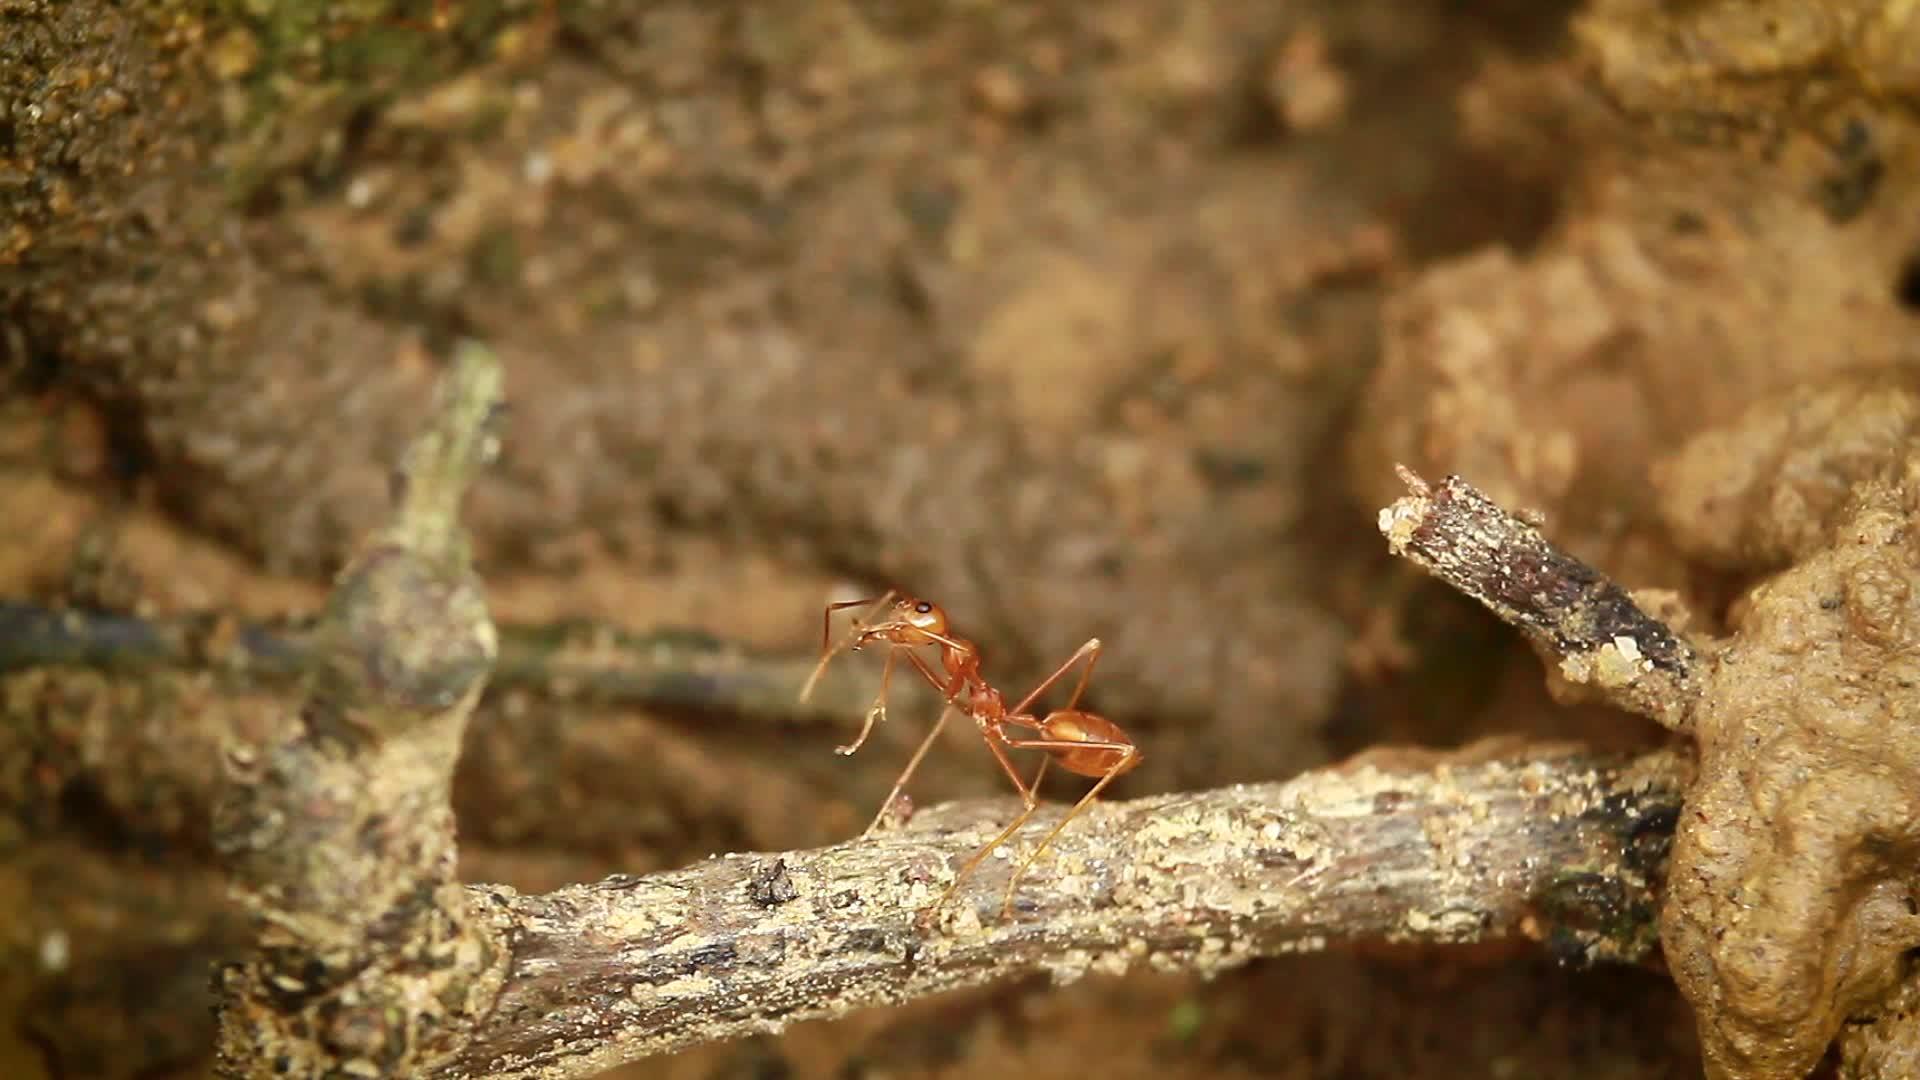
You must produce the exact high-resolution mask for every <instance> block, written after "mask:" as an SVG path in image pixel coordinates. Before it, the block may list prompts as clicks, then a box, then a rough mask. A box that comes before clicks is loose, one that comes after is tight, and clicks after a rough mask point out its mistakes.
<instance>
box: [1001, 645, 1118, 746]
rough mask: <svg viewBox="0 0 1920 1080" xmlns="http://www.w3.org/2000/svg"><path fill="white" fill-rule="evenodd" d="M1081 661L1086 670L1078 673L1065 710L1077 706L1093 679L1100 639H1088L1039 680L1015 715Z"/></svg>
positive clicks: (1098, 660) (1015, 709)
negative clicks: (1064, 660)
mask: <svg viewBox="0 0 1920 1080" xmlns="http://www.w3.org/2000/svg"><path fill="white" fill-rule="evenodd" d="M1081 660H1085V661H1086V662H1087V666H1086V670H1084V671H1082V672H1081V673H1080V683H1079V685H1077V686H1075V687H1074V688H1073V699H1072V700H1071V701H1068V702H1067V708H1069V709H1071V708H1073V707H1074V706H1075V705H1078V704H1079V703H1080V695H1081V694H1084V693H1086V690H1087V680H1088V679H1090V678H1092V677H1093V665H1095V664H1097V663H1099V662H1100V639H1099V638H1088V639H1087V643H1086V644H1085V645H1082V646H1080V648H1079V649H1078V650H1076V651H1075V652H1074V654H1073V655H1072V656H1069V657H1067V662H1066V663H1064V664H1061V665H1060V666H1059V667H1058V668H1056V669H1054V672H1053V674H1051V675H1049V676H1047V677H1046V678H1044V679H1042V680H1040V685H1039V686H1036V687H1034V688H1033V691H1032V692H1031V693H1029V694H1028V695H1027V696H1026V697H1024V698H1022V699H1021V700H1020V704H1018V705H1015V706H1014V707H1013V710H1012V711H1013V712H1014V713H1015V714H1021V713H1025V712H1026V711H1027V707H1028V706H1029V705H1032V704H1033V702H1034V699H1035V698H1038V697H1039V696H1040V695H1041V694H1044V693H1046V692H1047V688H1048V687H1050V686H1052V685H1053V684H1054V683H1057V682H1059V681H1060V677H1061V676H1062V675H1065V674H1066V673H1067V672H1068V671H1069V670H1071V669H1072V668H1073V665H1075V664H1077V663H1079V662H1080V661H1081ZM1088 745H1092V744H1088Z"/></svg>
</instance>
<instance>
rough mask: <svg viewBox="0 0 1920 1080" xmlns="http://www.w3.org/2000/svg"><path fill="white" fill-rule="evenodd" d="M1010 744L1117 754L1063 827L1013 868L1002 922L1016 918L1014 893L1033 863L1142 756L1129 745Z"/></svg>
mask: <svg viewBox="0 0 1920 1080" xmlns="http://www.w3.org/2000/svg"><path fill="white" fill-rule="evenodd" d="M1010 744H1011V745H1013V746H1016V747H1023V748H1030V749H1035V750H1080V749H1088V748H1092V749H1106V750H1112V751H1114V753H1115V754H1116V757H1115V760H1114V763H1113V764H1112V766H1110V767H1109V768H1108V769H1107V771H1106V773H1105V774H1104V775H1102V776H1101V777H1100V779H1099V781H1098V782H1096V783H1095V784H1094V785H1093V787H1092V788H1090V789H1089V790H1088V791H1087V793H1086V794H1085V795H1082V796H1081V797H1080V801H1079V802H1077V803H1074V804H1073V809H1071V810H1069V811H1067V813H1066V815H1065V816H1064V817H1062V818H1061V819H1060V823H1059V824H1057V825H1055V826H1054V827H1053V829H1052V830H1051V831H1050V832H1048V833H1047V835H1046V836H1045V837H1043V838H1042V839H1041V841H1040V843H1039V844H1038V845H1036V846H1035V847H1034V849H1033V851H1032V853H1031V854H1029V855H1028V856H1027V857H1026V858H1025V859H1023V860H1022V861H1021V863H1020V865H1019V866H1018V867H1015V868H1014V871H1013V873H1012V875H1011V876H1009V877H1008V878H1007V892H1006V896H1005V897H1004V898H1003V899H1002V901H1001V904H1000V917H1001V918H1003V919H1005V918H1009V917H1011V916H1012V914H1013V893H1014V889H1015V888H1017V887H1018V886H1019V884H1020V879H1021V877H1023V876H1024V875H1025V874H1026V872H1027V870H1028V868H1030V867H1032V866H1033V864H1034V861H1035V860H1037V859H1039V858H1040V855H1041V853H1042V852H1044V851H1046V850H1047V848H1048V847H1049V846H1051V845H1052V844H1053V841H1054V838H1055V837H1057V836H1059V835H1060V833H1061V832H1062V831H1063V830H1065V829H1066V827H1067V824H1068V823H1069V822H1071V821H1072V820H1073V819H1074V818H1076V817H1079V816H1080V812H1081V811H1082V810H1085V809H1086V808H1087V807H1088V806H1090V805H1092V803H1093V800H1094V799H1096V798H1098V797H1099V796H1100V791H1101V789H1102V788H1105V787H1106V786H1107V785H1108V784H1110V783H1112V782H1113V779H1114V778H1115V777H1117V776H1119V775H1120V774H1121V773H1123V772H1126V771H1127V768H1128V766H1130V765H1132V764H1133V761H1134V759H1135V758H1136V757H1137V756H1138V755H1139V753H1140V751H1139V749H1138V748H1137V747H1134V746H1133V745H1131V744H1129V743H1097V742H1067V741H1064V740H1055V739H1016V740H1010ZM1028 813H1032V811H1031V810H1029V811H1028Z"/></svg>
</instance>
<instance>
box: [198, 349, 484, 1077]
mask: <svg viewBox="0 0 1920 1080" xmlns="http://www.w3.org/2000/svg"><path fill="white" fill-rule="evenodd" d="M500 379H501V376H500V370H499V366H498V363H497V361H495V360H494V358H493V357H492V355H491V354H490V353H488V352H486V351H485V350H482V349H480V348H479V347H477V346H468V347H464V348H463V349H462V350H461V353H460V355H459V357H458V358H457V359H456V363H455V367H454V369H453V371H452V372H451V374H450V375H449V377H448V379H447V381H446V383H445V385H444V386H443V396H442V404H441V411H440V414H439V415H438V416H437V417H436V418H435V420H434V422H433V424H432V425H431V426H430V427H429V428H428V429H427V431H426V432H425V433H424V434H423V435H421V436H420V438H419V439H418V440H417V441H416V442H415V443H414V444H413V446H412V448H411V449H410V451H409V453H408V455H407V459H406V463H405V465H404V467H403V468H402V469H401V470H400V472H399V473H398V474H397V475H396V477H395V484H394V488H395V502H396V504H397V508H396V511H395V513H394V516H393V518H392V520H391V522H390V524H389V525H388V526H387V527H386V528H385V529H384V530H382V531H381V532H380V533H379V534H378V535H376V536H375V537H374V538H373V540H372V542H371V544H369V545H368V547H367V548H366V550H365V551H364V552H363V553H362V554H361V555H360V556H359V557H358V558H356V559H355V560H354V562H353V564H352V565H350V566H349V567H348V568H347V570H346V571H345V572H344V573H343V574H342V575H341V577H340V580H339V582H338V584H337V585H336V586H335V588H334V590H333V593H332V595H331V597H330V600H329V604H328V608H327V611H326V614H325V616H324V617H323V619H322V622H321V625H320V627H319V629H318V631H317V634H318V639H317V642H316V645H315V649H314V657H313V658H314V664H313V669H312V671H311V673H310V676H309V678H310V690H309V693H308V695H307V700H306V702H305V704H304V706H303V707H302V708H301V709H300V711H299V713H298V715H297V716H291V717H281V718H279V720H280V723H279V724H278V726H277V727H275V728H274V729H273V730H272V731H270V732H268V733H265V734H264V736H263V737H262V738H260V739H259V740H258V741H256V742H238V743H236V744H235V745H233V746H232V747H231V748H230V750H229V754H228V766H229V770H230V772H231V773H232V776H231V785H230V788H229V790H228V791H226V792H225V793H224V794H223V797H222V798H221V799H220V801H219V802H218V803H217V804H216V808H215V815H214V838H215V843H216V845H217V846H218V848H219V850H220V851H221V853H222V854H223V855H224V856H225V857H226V860H227V864H228V868H229V870H230V871H231V873H232V875H233V878H234V881H235V885H236V892H237V893H238V894H239V896H240V898H241V899H242V900H243V901H244V903H245V905H246V907H247V908H248V910H249V911H250V912H251V913H252V915H253V917H254V920H255V923H256V926H257V928H258V931H259V937H258V941H257V946H258V947H257V950H256V952H255V954H254V955H253V956H252V957H251V958H249V959H247V960H245V961H244V962H241V963H236V964H233V965H230V966H228V967H227V968H226V969H225V970H223V971H222V972H221V976H220V980H219V982H220V991H219V992H220V996H221V1001H220V1024H221V1026H220V1041H219V1047H218V1066H217V1067H218V1068H219V1070H220V1072H221V1073H222V1074H223V1075H226V1076H229V1077H236V1078H237V1077H243V1076H245V1077H251V1076H258V1075H262V1074H263V1073H265V1072H271V1071H279V1072H291V1073H292V1074H294V1075H300V1076H354V1075H359V1076H367V1075H408V1074H411V1073H414V1072H416V1071H418V1070H419V1069H420V1068H422V1067H425V1066H427V1065H429V1064H430V1063H432V1062H433V1061H434V1060H436V1058H437V1057H438V1056H440V1055H442V1054H444V1053H446V1052H447V1051H449V1050H451V1049H453V1048H456V1047H458V1046H459V1045H461V1044H462V1043H463V1042H464V1041H465V1040H464V1037H465V1034H466V1032H467V1031H468V1030H469V1029H470V1027H471V1026H472V1025H473V1024H474V1023H475V1021H476V1020H477V1019H478V1017H479V1016H480V1015H481V1014H482V1012H483V1011H484V1009H485V1008H486V1007H487V1005H488V1004H490V1003H491V1001H492V1000H493V997H494V994H495V993H496V991H497V989H498V986H499V981H500V979H501V977H502V976H503V974H504V961H505V960H506V947H505V942H504V941H503V940H502V939H501V938H500V937H499V935H498V934H497V932H496V930H495V927H494V926H493V925H492V924H490V923H489V922H487V921H486V919H485V918H484V914H482V915H481V916H479V917H476V913H475V912H474V911H472V910H471V909H470V908H469V906H468V901H467V893H466V891H465V890H464V889H463V888H462V887H461V886H460V884H459V883H458V882H457V881H456V880H455V879H454V859H455V851H454V832H453V810H452V805H451V800H450V793H449V787H450V785H451V782H452V776H453V767H454V763H455V760H456V759H457V757H458V755H459V752H460V742H461V735H462V732H463V731H464V729H465V727H466V721H467V716H468V714H469V713H470V712H471V710H472V708H473V704H474V702H475V701H476V700H477V699H478V698H479V696H480V691H481V689H482V687H483V686H484V685H485V682H486V676H487V672H488V669H489V667H490V666H491V664H492V662H493V658H494V651H495V641H494V631H493V624H492V622H491V621H490V620H489V619H488V616H487V609H486V603H485V600H484V598H483V596H482V594H481V588H480V582H479V579H478V578H477V577H476V576H475V575H474V573H473V570H472V567H471V565H470V556H469V552H468V547H467V541H466V537H465V534H464V533H463V532H462V531H461V528H460V525H459V507H460V503H461V499H462V497H463V496H464V494H465V492H466V489H467V485H468V483H469V481H470V479H471V478H472V476H473V474H474V472H475V471H476V470H477V469H478V468H480V467H481V466H482V465H483V464H485V463H486V462H487V461H488V460H489V459H490V458H491V457H492V456H493V453H494V449H495V446H494V440H495V435H494V432H493V419H494V416H495V414H496V412H497V410H498V408H499V405H500V396H499V395H500Z"/></svg>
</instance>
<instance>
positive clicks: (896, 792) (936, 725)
mask: <svg viewBox="0 0 1920 1080" xmlns="http://www.w3.org/2000/svg"><path fill="white" fill-rule="evenodd" d="M907 655H908V656H910V657H912V656H914V654H913V653H908V654H907ZM915 659H918V657H915ZM953 712H954V709H953V705H952V704H946V705H942V706H941V707H940V718H939V719H938V720H935V721H934V722H933V730H932V731H929V732H927V737H926V738H924V739H921V740H920V746H919V748H918V749H916V750H915V751H914V752H913V756H912V757H911V758H908V759H907V767H906V768H904V769H902V770H900V776H899V778H898V779H896V780H895V781H894V782H893V790H892V791H889V792H887V797H886V798H885V799H882V800H881V801H880V810H879V812H878V813H876V814H874V815H873V820H872V821H870V822H868V823H867V831H866V832H863V833H861V834H860V835H861V837H862V838H865V837H867V836H871V835H872V834H873V830H875V829H877V828H879V827H880V823H881V822H882V821H885V820H886V819H887V811H888V810H891V809H893V800H895V799H897V798H899V797H900V793H901V792H902V791H904V790H906V787H907V781H908V780H911V779H913V771H914V770H915V769H918V768H919V767H920V759H921V758H923V757H926V756H927V751H928V750H930V749H932V748H933V742H934V740H935V739H938V738H939V737H940V730H941V729H942V728H944V727H946V726H947V718H948V717H951V716H952V715H953Z"/></svg>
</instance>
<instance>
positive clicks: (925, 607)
mask: <svg viewBox="0 0 1920 1080" xmlns="http://www.w3.org/2000/svg"><path fill="white" fill-rule="evenodd" d="M913 610H915V611H917V612H919V613H920V614H922V615H925V614H926V613H927V612H929V611H932V610H933V605H932V604H930V603H928V602H926V601H925V600H922V601H920V602H919V603H917V604H915V605H913Z"/></svg>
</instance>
